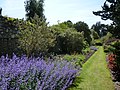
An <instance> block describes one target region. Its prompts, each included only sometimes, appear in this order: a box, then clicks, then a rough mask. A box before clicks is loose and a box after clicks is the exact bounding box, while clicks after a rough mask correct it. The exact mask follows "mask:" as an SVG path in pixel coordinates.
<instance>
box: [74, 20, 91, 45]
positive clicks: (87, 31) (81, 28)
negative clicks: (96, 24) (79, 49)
mask: <svg viewBox="0 0 120 90" xmlns="http://www.w3.org/2000/svg"><path fill="white" fill-rule="evenodd" d="M74 28H75V29H76V30H77V31H78V32H84V37H85V40H86V41H87V42H88V43H89V44H90V42H91V40H92V39H91V37H90V34H91V32H90V29H89V27H88V25H87V24H86V23H84V22H81V21H79V22H77V23H75V24H74Z"/></svg>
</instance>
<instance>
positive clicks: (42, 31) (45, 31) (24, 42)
mask: <svg viewBox="0 0 120 90" xmlns="http://www.w3.org/2000/svg"><path fill="white" fill-rule="evenodd" d="M31 21H32V23H31V24H29V25H28V26H27V25H25V29H24V30H23V27H21V26H20V27H21V30H20V32H19V43H20V44H19V45H20V48H21V49H22V50H23V51H24V52H25V53H26V54H27V55H28V56H29V55H31V54H39V53H40V52H47V51H48V50H49V48H50V47H53V46H54V40H55V37H54V35H53V34H52V33H51V31H50V30H49V28H48V27H47V24H46V22H45V21H44V20H41V19H40V18H38V16H37V15H36V16H35V17H34V18H33V19H32V20H31ZM27 23H28V22H27Z"/></svg>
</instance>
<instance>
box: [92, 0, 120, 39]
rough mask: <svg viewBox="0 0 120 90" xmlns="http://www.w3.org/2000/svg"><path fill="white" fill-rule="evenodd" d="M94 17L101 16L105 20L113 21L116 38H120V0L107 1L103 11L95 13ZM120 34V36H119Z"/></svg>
mask: <svg viewBox="0 0 120 90" xmlns="http://www.w3.org/2000/svg"><path fill="white" fill-rule="evenodd" d="M93 14H94V15H97V16H101V18H102V19H103V20H108V19H109V20H112V21H113V25H114V33H113V34H114V36H116V37H120V32H119V28H120V0H106V1H105V3H104V5H103V6H102V10H99V11H96V12H95V11H94V12H93ZM118 33H119V34H118Z"/></svg>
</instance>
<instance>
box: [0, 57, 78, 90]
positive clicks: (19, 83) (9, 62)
mask: <svg viewBox="0 0 120 90" xmlns="http://www.w3.org/2000/svg"><path fill="white" fill-rule="evenodd" d="M78 71H79V70H78V69H76V68H75V66H74V65H73V64H72V63H70V62H67V61H64V60H63V61H49V62H45V61H44V60H43V59H42V58H39V57H38V58H33V57H31V58H27V57H26V56H22V57H17V56H16V55H14V56H13V57H12V58H8V56H6V57H5V56H2V57H1V58H0V90H65V89H66V88H68V87H69V86H70V85H71V84H72V82H73V80H74V79H75V77H76V76H77V75H78Z"/></svg>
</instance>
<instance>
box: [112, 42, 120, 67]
mask: <svg viewBox="0 0 120 90" xmlns="http://www.w3.org/2000/svg"><path fill="white" fill-rule="evenodd" d="M112 46H113V47H114V48H115V49H114V51H113V53H114V54H115V55H116V57H115V58H116V63H117V65H118V67H119V69H120V41H116V42H115V43H114V44H113V45H112Z"/></svg>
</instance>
